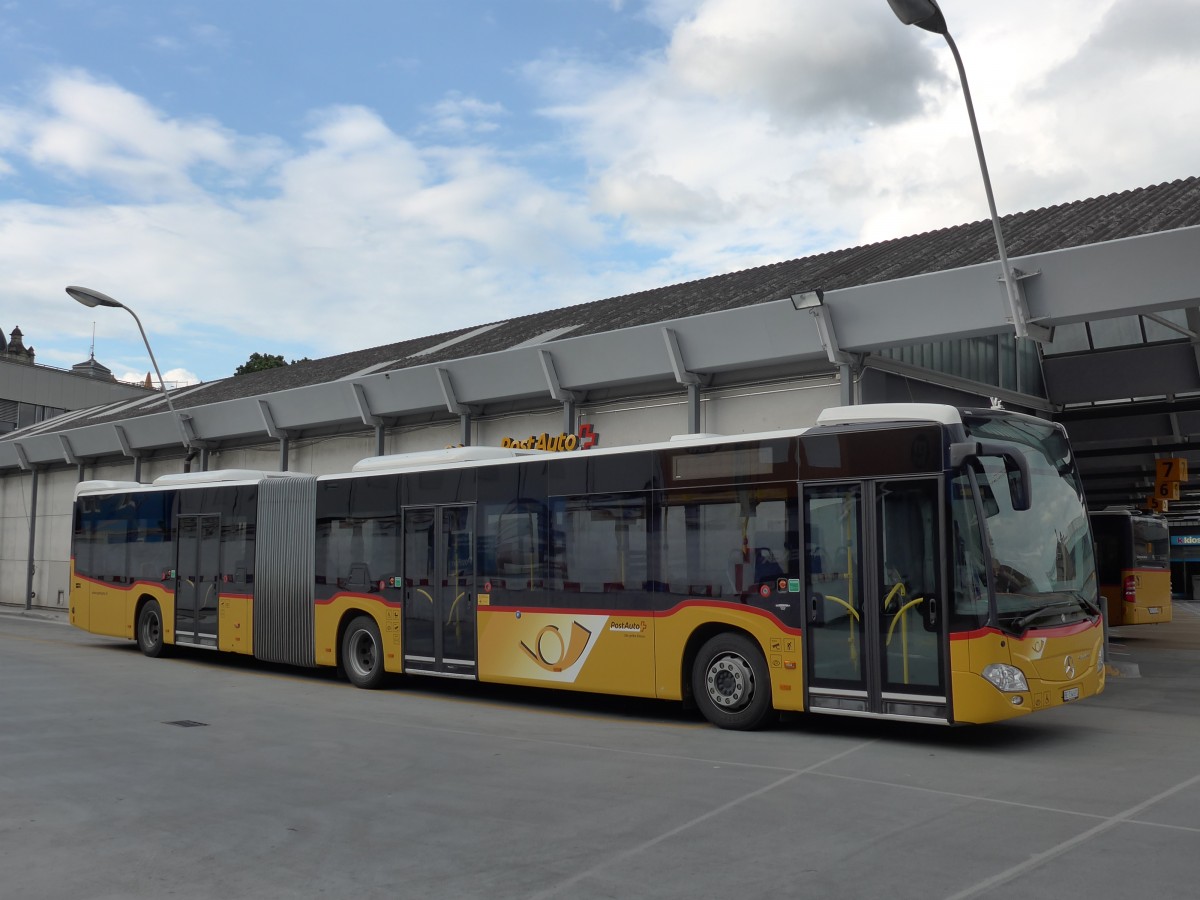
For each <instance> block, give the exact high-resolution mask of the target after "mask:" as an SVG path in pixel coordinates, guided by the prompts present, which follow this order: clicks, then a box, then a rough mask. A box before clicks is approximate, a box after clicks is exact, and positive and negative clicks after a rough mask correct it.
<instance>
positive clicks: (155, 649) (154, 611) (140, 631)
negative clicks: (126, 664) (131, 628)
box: [137, 600, 165, 656]
mask: <svg viewBox="0 0 1200 900" xmlns="http://www.w3.org/2000/svg"><path fill="white" fill-rule="evenodd" d="M137 645H138V649H139V650H141V651H142V652H143V653H144V654H146V655H147V656H162V655H163V648H164V646H165V641H164V639H163V616H162V607H160V606H159V605H158V601H157V600H150V601H149V602H147V603H146V605H145V606H143V607H142V609H141V612H139V613H138V621H137Z"/></svg>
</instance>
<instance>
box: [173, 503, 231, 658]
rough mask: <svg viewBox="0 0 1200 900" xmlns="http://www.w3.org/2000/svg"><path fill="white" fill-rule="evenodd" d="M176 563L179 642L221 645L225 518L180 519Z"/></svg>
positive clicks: (176, 627)
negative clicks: (220, 615)
mask: <svg viewBox="0 0 1200 900" xmlns="http://www.w3.org/2000/svg"><path fill="white" fill-rule="evenodd" d="M178 547H179V555H178V557H177V560H176V564H175V642H176V643H178V644H193V645H195V646H199V647H216V646H217V611H218V608H219V600H220V596H219V595H220V587H221V517H220V516H217V515H203V516H199V515H196V516H192V515H188V516H180V517H179V533H178Z"/></svg>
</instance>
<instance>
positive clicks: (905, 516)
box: [804, 478, 949, 720]
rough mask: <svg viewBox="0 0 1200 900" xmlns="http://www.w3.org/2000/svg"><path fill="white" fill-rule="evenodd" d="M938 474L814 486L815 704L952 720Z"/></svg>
mask: <svg viewBox="0 0 1200 900" xmlns="http://www.w3.org/2000/svg"><path fill="white" fill-rule="evenodd" d="M941 508H942V503H941V495H940V487H939V480H938V479H933V478H918V479H893V480H887V481H863V482H856V483H854V484H847V485H834V486H821V487H807V488H806V489H805V491H804V529H805V544H806V562H807V565H806V575H805V579H806V583H805V590H806V595H805V596H806V601H807V607H806V619H807V628H806V629H805V633H806V658H807V670H806V676H807V708H808V709H810V710H811V711H813V712H829V713H841V714H845V715H855V714H861V715H885V716H889V717H898V718H920V719H937V720H946V719H947V718H948V715H949V712H948V705H947V700H946V683H947V682H946V666H945V660H946V652H947V647H946V640H947V632H946V616H945V615H944V609H945V605H944V597H943V593H942V589H941V578H942V574H941V573H942V554H941V553H940V552H939V548H940V547H941V546H942V544H943V539H942V534H941V515H940V510H941Z"/></svg>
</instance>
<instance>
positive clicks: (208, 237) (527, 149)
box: [0, 0, 1200, 383]
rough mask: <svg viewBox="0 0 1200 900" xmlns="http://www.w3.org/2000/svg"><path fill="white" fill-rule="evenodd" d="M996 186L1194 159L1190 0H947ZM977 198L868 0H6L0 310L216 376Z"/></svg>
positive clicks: (85, 340)
mask: <svg viewBox="0 0 1200 900" xmlns="http://www.w3.org/2000/svg"><path fill="white" fill-rule="evenodd" d="M941 6H942V9H943V11H944V13H945V16H946V20H947V22H948V23H949V27H950V30H951V33H952V35H953V36H954V38H955V41H956V42H957V44H958V46H959V49H960V50H961V52H962V55H963V59H964V62H965V66H966V71H967V75H968V78H969V81H970V87H971V94H972V97H973V100H974V103H975V107H976V112H977V115H978V118H979V123H980V128H981V132H982V138H983V144H984V148H985V151H986V153H987V161H988V166H989V169H990V172H991V178H992V182H993V186H994V189H995V195H996V202H997V205H998V207H999V210H1000V213H1001V214H1005V213H1009V212H1018V211H1022V210H1030V209H1037V208H1040V207H1044V206H1050V205H1053V204H1057V203H1064V202H1070V201H1074V200H1082V199H1086V198H1089V197H1094V196H1099V195H1103V194H1108V193H1113V192H1118V191H1123V190H1129V189H1133V188H1138V187H1144V186H1147V185H1151V184H1157V183H1160V182H1164V181H1171V180H1174V179H1178V178H1187V177H1190V176H1194V175H1200V161H1198V160H1200V151H1198V150H1197V148H1198V147H1200V51H1198V50H1197V48H1200V0H1055V2H1053V3H1049V2H1046V0H1004V2H980V0H942V2H941ZM986 216H987V204H986V198H985V195H984V192H983V187H982V181H981V179H980V173H979V168H978V163H977V160H976V156H975V153H974V148H973V144H972V139H971V133H970V130H969V125H968V121H967V116H966V111H965V106H964V104H963V99H962V93H961V89H960V86H959V81H958V77H957V73H956V71H955V68H954V63H953V58H952V56H951V54H950V52H949V49H948V48H947V46H946V44H945V42H944V41H943V39H942V38H941V37H939V36H937V35H933V34H930V33H928V32H925V31H922V30H920V29H918V28H914V27H906V26H904V25H902V24H901V23H900V22H899V21H898V20H897V19H896V17H895V16H894V15H893V13H892V11H891V9H890V7H889V6H888V4H887V2H886V0H336V2H333V0H187V2H175V0H119V2H118V0H0V329H2V330H3V332H4V334H5V335H8V334H9V333H10V332H11V331H12V329H13V328H15V327H20V329H21V331H22V332H23V334H24V340H25V343H26V345H27V346H29V345H31V346H33V347H34V349H35V350H36V352H37V361H38V362H39V363H42V364H45V365H51V366H58V367H61V368H70V367H71V366H72V365H74V364H76V363H79V362H83V361H85V360H87V359H88V357H89V354H90V353H91V352H92V348H93V341H94V348H95V356H96V359H97V360H98V361H100V362H101V363H103V364H104V365H106V366H108V367H109V368H110V369H112V370H113V372H114V374H116V375H117V376H118V377H121V378H124V379H126V380H136V381H139V382H140V381H141V380H142V379H144V378H145V376H146V373H147V372H148V371H150V362H149V357H148V356H147V354H146V352H145V347H144V345H143V344H142V341H141V337H140V335H139V334H138V331H137V326H136V325H135V323H134V322H133V321H131V320H130V317H129V316H128V315H126V314H125V313H123V312H122V311H121V310H113V309H96V310H90V309H86V308H84V307H82V306H80V305H78V304H76V303H75V302H74V301H73V300H71V299H70V298H69V297H68V296H67V294H66V293H65V292H64V290H63V288H64V287H65V286H66V285H69V284H79V285H85V286H87V287H91V288H94V289H97V290H100V291H103V292H104V293H106V294H109V295H111V296H113V297H115V298H116V299H118V300H120V301H122V302H123V303H125V304H126V305H128V306H129V307H130V308H131V309H133V310H134V311H135V312H136V313H137V314H138V316H139V317H140V318H141V321H142V323H143V325H144V326H145V329H146V332H147V334H148V336H149V339H150V341H151V345H152V347H153V348H154V354H155V356H156V357H157V358H158V361H159V364H160V366H161V368H162V369H163V375H164V377H165V378H166V380H167V381H168V382H169V383H170V382H174V383H190V382H195V381H213V380H217V379H220V378H224V377H227V376H229V375H231V374H232V373H233V371H234V370H235V369H236V368H237V367H238V366H239V365H240V364H242V363H244V362H246V360H247V359H248V358H249V357H250V355H251V354H252V353H263V354H273V355H274V354H277V355H280V356H282V357H283V358H284V359H286V360H294V359H301V358H305V357H309V358H314V359H315V358H319V357H323V356H329V355H333V354H336V353H343V352H347V351H351V350H357V349H363V348H367V347H374V346H380V345H383V344H390V343H394V342H397V341H402V340H408V339H410V338H415V337H422V336H427V335H434V334H439V333H441V332H445V331H450V330H454V329H461V328H467V327H472V326H477V325H482V324H485V323H489V322H495V321H501V320H504V319H507V318H511V317H513V316H517V315H522V314H527V313H531V312H537V311H541V310H546V309H553V308H559V307H565V306H570V305H573V304H576V303H583V302H587V301H591V300H599V299H603V298H607V297H614V296H619V295H622V294H627V293H630V292H633V291H639V290H646V289H650V288H655V287H661V286H664V285H668V284H674V283H678V282H683V281H690V280H693V279H696V278H702V277H706V276H709V275H716V274H720V273H724V272H732V271H737V270H739V269H745V268H748V267H751V266H757V265H762V264H765V263H771V262H778V261H780V260H786V259H793V258H797V257H803V256H808V255H812V254H815V253H820V252H823V251H827V250H835V249H840V248H845V247H853V246H857V245H861V244H867V243H872V242H875V241H880V240H886V239H889V238H895V237H901V236H905V235H909V234H916V233H920V232H923V231H928V230H931V229H936V228H943V227H948V226H954V225H959V224H962V223H965V222H971V221H977V220H980V219H983V218H986Z"/></svg>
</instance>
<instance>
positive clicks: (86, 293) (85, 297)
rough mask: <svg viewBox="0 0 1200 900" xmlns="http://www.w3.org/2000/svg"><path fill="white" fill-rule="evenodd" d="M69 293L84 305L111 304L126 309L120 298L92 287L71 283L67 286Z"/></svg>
mask: <svg viewBox="0 0 1200 900" xmlns="http://www.w3.org/2000/svg"><path fill="white" fill-rule="evenodd" d="M67 293H68V294H69V295H70V296H71V297H72V298H74V299H75V300H77V301H79V302H80V303H82V304H83V305H84V306H90V307H96V306H111V307H115V308H116V309H124V308H125V304H124V303H121V302H120V301H119V300H114V299H113V298H112V297H110V296H108V294H102V293H100V292H99V291H94V290H92V289H91V288H85V287H79V286H78V285H71V286H70V287H68V288H67Z"/></svg>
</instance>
